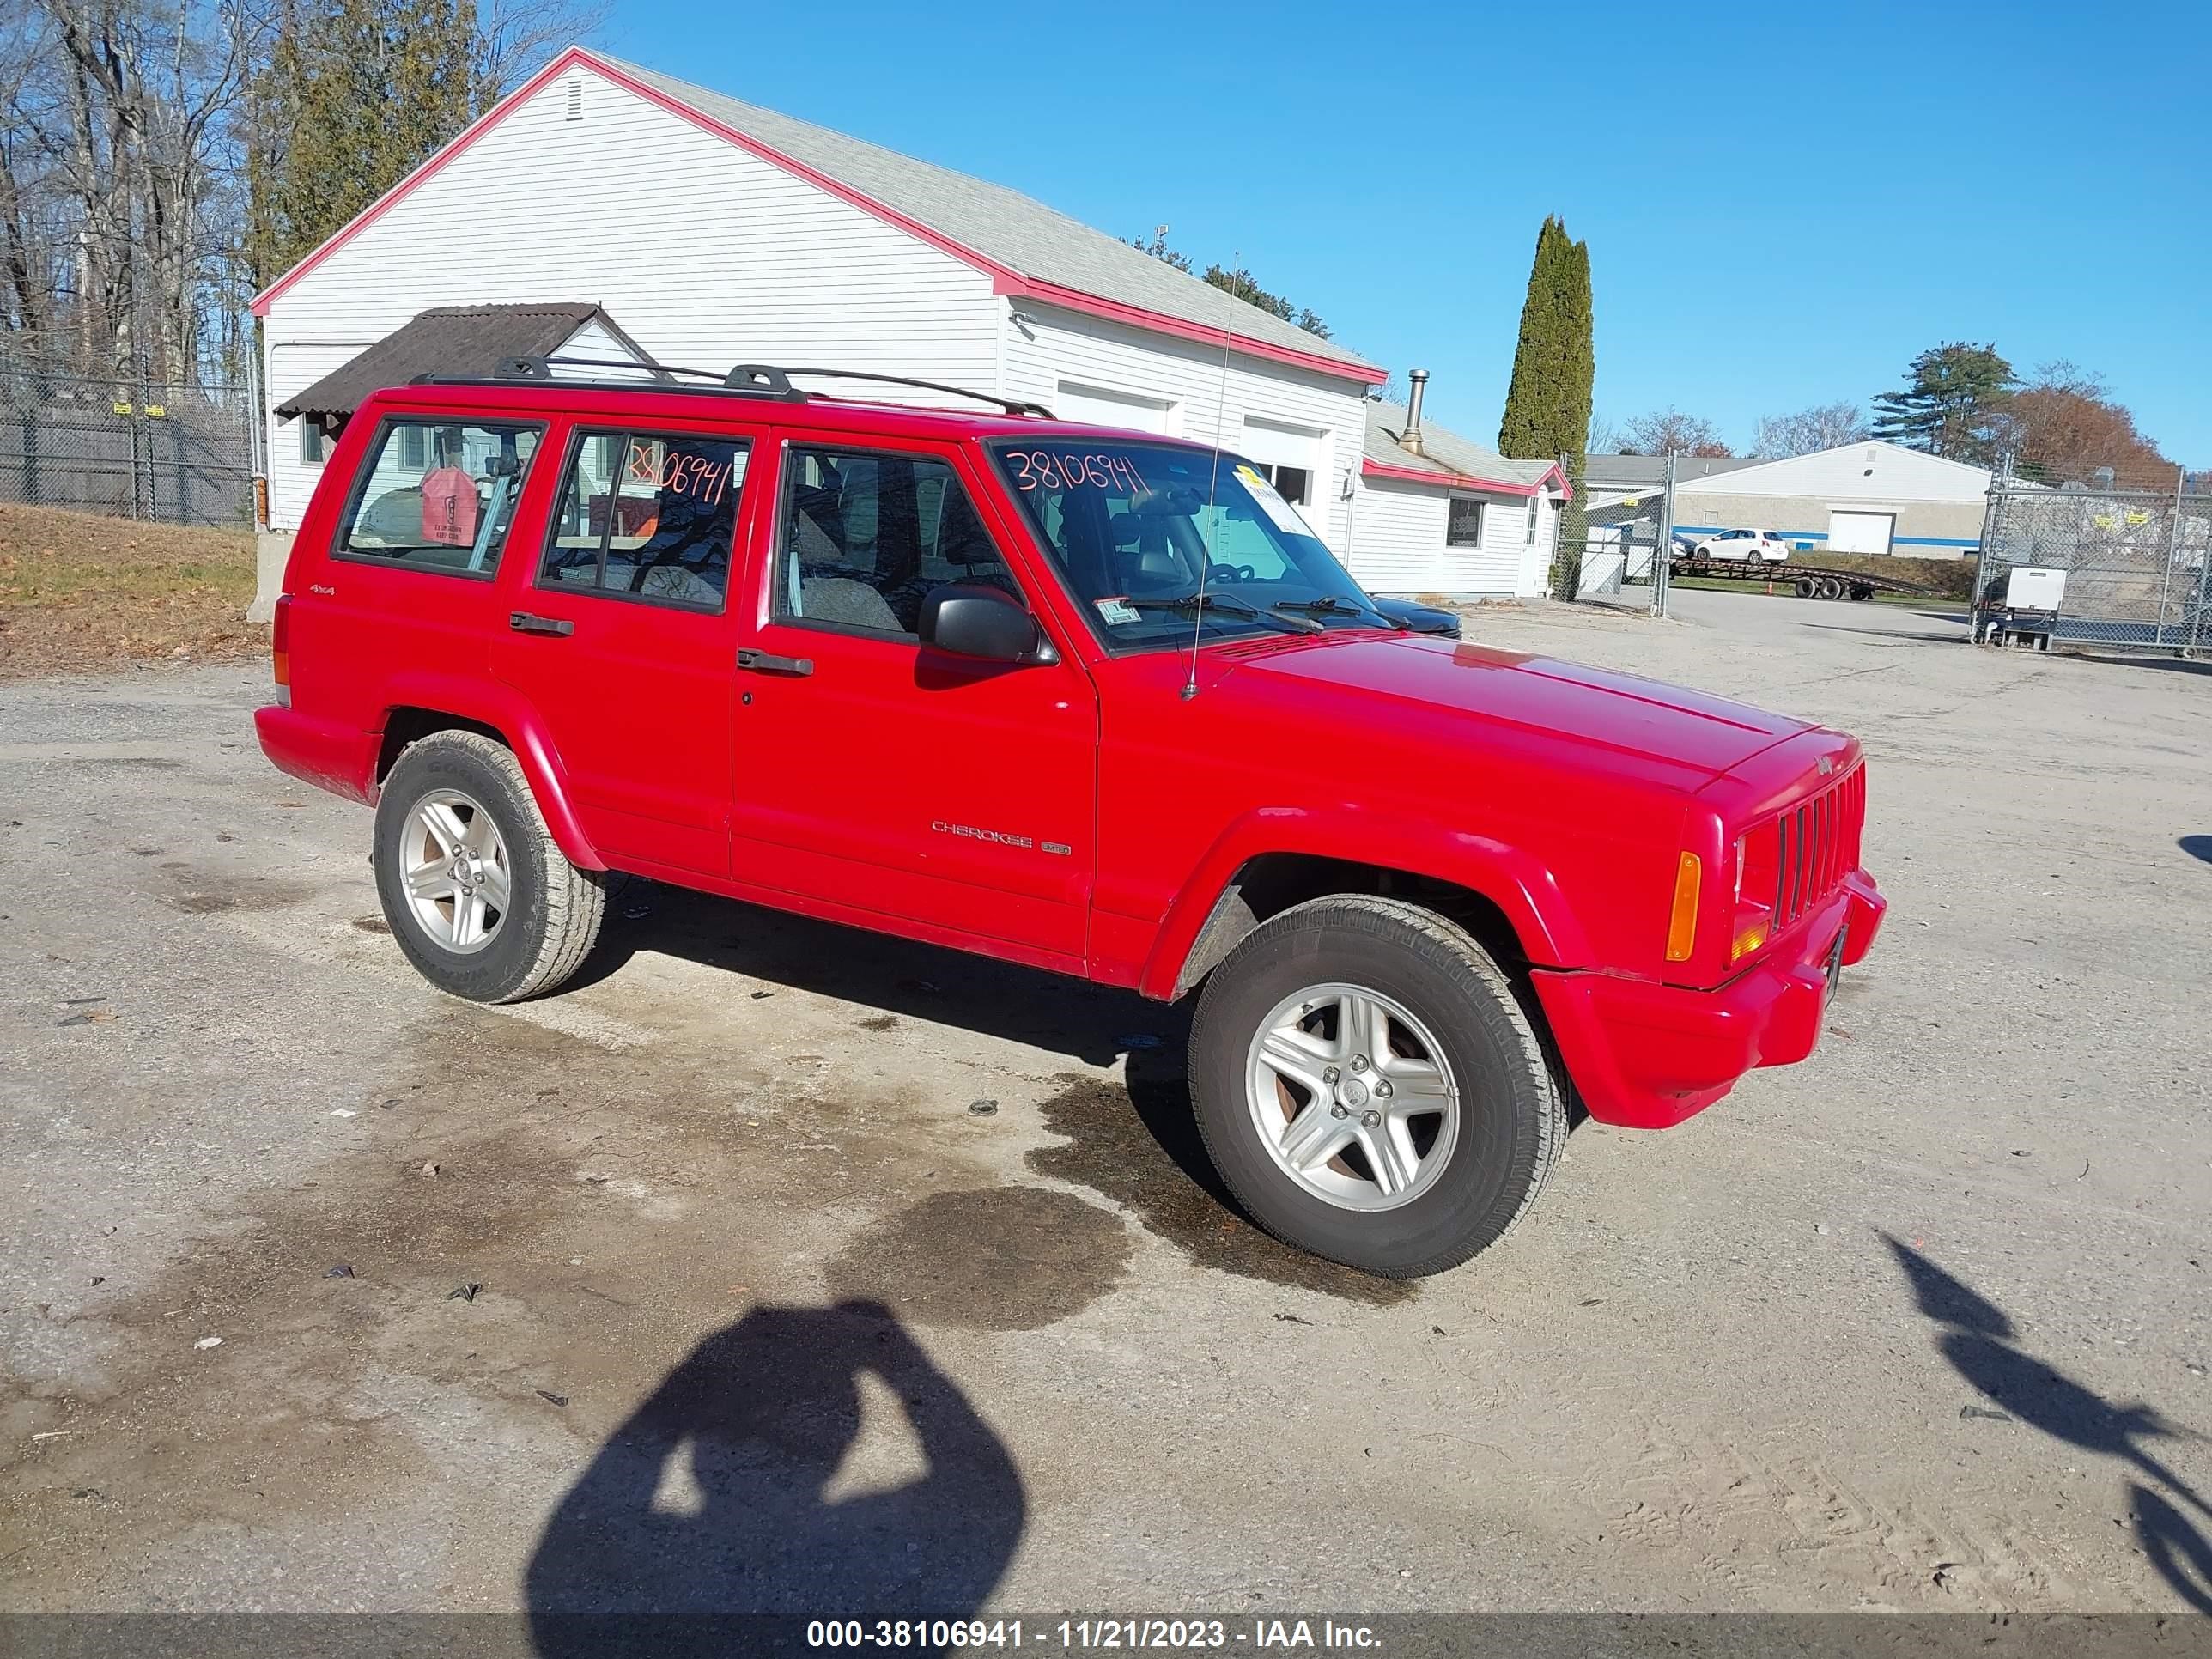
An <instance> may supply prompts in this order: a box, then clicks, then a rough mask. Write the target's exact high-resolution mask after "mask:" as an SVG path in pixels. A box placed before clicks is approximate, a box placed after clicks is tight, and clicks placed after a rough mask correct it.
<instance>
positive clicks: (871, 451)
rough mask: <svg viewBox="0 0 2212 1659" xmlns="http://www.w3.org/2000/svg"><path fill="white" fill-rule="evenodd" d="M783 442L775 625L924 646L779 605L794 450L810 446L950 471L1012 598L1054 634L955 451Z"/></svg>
mask: <svg viewBox="0 0 2212 1659" xmlns="http://www.w3.org/2000/svg"><path fill="white" fill-rule="evenodd" d="M782 445H783V447H782V449H781V451H780V452H779V453H778V454H777V456H776V469H775V470H776V501H775V526H774V527H773V528H772V529H771V531H770V532H769V547H768V561H767V563H768V594H767V598H768V611H767V617H768V622H769V625H770V626H772V627H777V628H805V629H811V630H813V631H815V632H817V633H823V634H842V635H846V636H847V637H848V638H850V639H859V640H881V641H884V643H885V644H887V645H898V646H905V647H908V648H909V649H913V650H917V651H918V650H920V649H921V648H922V645H921V635H918V634H909V633H908V632H906V630H905V629H900V630H899V631H898V632H897V633H896V634H891V633H886V632H885V631H884V629H880V628H870V627H868V626H866V624H865V623H843V622H828V621H824V620H822V619H820V618H817V617H787V616H786V615H784V614H783V612H782V611H781V609H780V608H779V607H780V605H781V603H782V599H781V595H782V590H783V552H784V548H783V538H784V532H785V530H786V529H787V527H788V526H789V525H790V523H791V494H792V491H793V489H796V488H797V487H798V478H799V469H798V468H797V467H796V466H794V465H792V452H793V450H797V449H809V450H823V451H827V452H828V453H830V454H832V455H849V456H851V457H853V458H854V459H856V460H894V461H914V460H928V461H936V462H939V463H940V464H941V465H943V466H944V467H945V470H946V471H949V472H950V473H951V475H952V482H953V483H956V484H957V485H959V487H960V489H961V490H962V492H963V494H964V495H966V496H967V497H968V510H969V512H970V513H974V514H975V522H976V523H977V524H978V525H980V526H981V527H982V531H983V533H984V534H985V535H986V536H988V537H989V538H991V545H992V546H994V547H995V548H997V549H998V550H999V562H1000V564H1002V565H1004V566H1005V567H1006V580H1008V581H1010V582H1012V584H1013V585H1014V592H1013V597H1014V598H1015V599H1019V600H1020V601H1021V605H1022V609H1023V610H1024V611H1028V612H1029V613H1030V616H1031V617H1035V618H1036V623H1037V627H1038V628H1039V629H1040V630H1042V631H1044V632H1046V633H1047V635H1048V636H1049V630H1048V629H1045V624H1044V618H1043V616H1042V613H1041V612H1040V611H1038V610H1037V608H1036V599H1034V598H1033V597H1032V596H1031V595H1030V591H1029V589H1028V588H1027V587H1026V586H1024V584H1023V581H1022V574H1021V572H1020V571H1019V570H1018V569H1017V568H1015V566H1014V562H1013V560H1012V559H1011V558H1009V557H1007V556H1006V544H1005V543H1004V542H1003V541H1002V540H1001V539H1000V536H999V533H998V532H997V531H996V530H994V528H993V527H992V525H991V521H990V520H989V519H987V518H986V517H985V516H984V513H983V509H982V507H981V504H980V503H979V502H978V501H976V499H975V491H974V490H973V489H970V488H969V483H968V480H967V479H966V478H964V477H962V476H961V473H960V465H959V463H958V462H957V461H956V460H955V459H953V454H952V452H951V450H940V449H931V448H923V449H905V448H902V447H899V446H897V445H896V444H872V443H865V442H859V443H854V442H846V441H841V439H840V438H839V436H838V435H836V434H834V433H807V432H786V433H784V434H783V435H782ZM938 521H939V526H940V528H941V527H942V526H943V523H944V515H943V510H942V508H940V509H939V520H938Z"/></svg>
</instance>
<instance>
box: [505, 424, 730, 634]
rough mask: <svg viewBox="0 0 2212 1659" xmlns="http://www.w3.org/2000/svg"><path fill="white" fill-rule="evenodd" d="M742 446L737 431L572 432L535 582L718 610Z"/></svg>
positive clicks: (726, 570) (726, 569) (724, 582)
mask: <svg viewBox="0 0 2212 1659" xmlns="http://www.w3.org/2000/svg"><path fill="white" fill-rule="evenodd" d="M750 453H751V446H750V444H748V443H747V442H746V441H744V439H741V438H718V437H710V436H707V435H701V434H696V433H653V432H583V433H579V434H578V435H577V437H576V441H575V443H574V446H573V447H571V449H570V451H569V458H568V478H567V480H566V481H565V482H564V483H562V488H561V504H560V507H558V509H556V512H555V513H554V515H553V527H552V533H551V534H550V536H549V537H548V538H546V543H545V557H544V561H543V562H541V563H540V564H539V566H538V586H540V587H582V588H589V589H591V590H592V592H598V593H602V594H606V595H610V596H612V597H616V598H621V599H641V600H644V601H646V602H647V603H648V604H653V605H677V606H680V607H683V608H685V609H689V610H697V611H720V609H721V608H722V595H723V592H724V591H725V590H726V588H727V586H728V585H729V579H730V546H731V543H732V540H733V539H734V538H735V535H736V531H737V524H738V501H739V500H740V498H741V497H742V495H743V494H744V483H745V463H746V461H747V459H749V458H750Z"/></svg>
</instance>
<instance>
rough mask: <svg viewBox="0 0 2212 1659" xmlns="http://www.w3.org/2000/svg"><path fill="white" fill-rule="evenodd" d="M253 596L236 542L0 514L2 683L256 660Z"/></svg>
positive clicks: (237, 536) (247, 564)
mask: <svg viewBox="0 0 2212 1659" xmlns="http://www.w3.org/2000/svg"><path fill="white" fill-rule="evenodd" d="M253 587H254V561H253V538H252V536H251V535H250V534H248V533H247V532H245V531H242V530H236V531H233V530H208V529H200V528H195V527H192V526H182V525H159V524H148V523H145V522H144V521H143V520H137V519H117V518H110V517H108V516H107V515H106V514H104V513H69V512H64V511H62V510H60V509H58V508H55V507H17V506H12V505H4V504H0V679H28V678H33V677H35V676H39V675H44V674H84V673H100V672H105V671H111V670H113V669H117V668H124V667H129V666H131V665H138V664H149V663H180V662H210V661H236V660H240V659H246V658H252V657H256V656H258V655H260V654H262V653H264V652H265V651H266V650H267V649H268V645H269V630H268V629H266V628H265V627H264V626H262V625H261V624H259V623H248V622H247V621H246V606H247V605H250V604H251V603H252V599H253Z"/></svg>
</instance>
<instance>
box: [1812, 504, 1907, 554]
mask: <svg viewBox="0 0 2212 1659" xmlns="http://www.w3.org/2000/svg"><path fill="white" fill-rule="evenodd" d="M1896 528H1897V514H1895V513H1834V512H1832V513H1829V514H1828V551H1829V552H1831V553H1887V552H1888V551H1889V538H1890V537H1891V535H1892V533H1893V532H1895V530H1896Z"/></svg>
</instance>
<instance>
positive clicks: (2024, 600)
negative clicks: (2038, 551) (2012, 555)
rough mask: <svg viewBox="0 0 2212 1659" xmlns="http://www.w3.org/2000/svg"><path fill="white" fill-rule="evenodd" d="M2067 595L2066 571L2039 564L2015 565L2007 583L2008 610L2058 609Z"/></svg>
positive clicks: (2006, 599) (2006, 606)
mask: <svg viewBox="0 0 2212 1659" xmlns="http://www.w3.org/2000/svg"><path fill="white" fill-rule="evenodd" d="M2065 597H2066V573H2065V572H2064V571H2063V570H2046V569H2044V568H2041V567H2040V566H2038V565H2032V564H2021V565H2015V566H2014V567H2013V570H2012V579H2011V580H2009V581H2008V582H2007V583H2006V584H2005V608H2006V609H2007V610H2008V611H2056V610H2057V609H2058V606H2059V604H2060V602H2061V601H2062V600H2063V599H2065Z"/></svg>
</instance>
